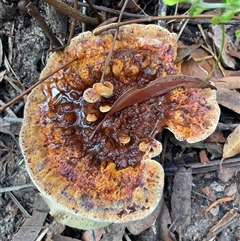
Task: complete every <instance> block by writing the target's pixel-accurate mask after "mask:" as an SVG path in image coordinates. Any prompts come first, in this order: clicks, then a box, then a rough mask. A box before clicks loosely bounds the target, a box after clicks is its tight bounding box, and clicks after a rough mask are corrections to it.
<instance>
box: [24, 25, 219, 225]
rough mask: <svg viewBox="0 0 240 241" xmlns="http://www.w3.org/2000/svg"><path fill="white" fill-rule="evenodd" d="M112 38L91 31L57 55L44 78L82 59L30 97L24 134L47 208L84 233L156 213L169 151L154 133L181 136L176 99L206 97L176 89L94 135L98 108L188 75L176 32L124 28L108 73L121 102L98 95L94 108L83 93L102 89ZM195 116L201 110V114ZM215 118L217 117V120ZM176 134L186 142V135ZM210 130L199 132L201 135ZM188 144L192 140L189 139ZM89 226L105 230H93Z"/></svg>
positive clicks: (26, 151) (32, 174) (26, 155)
mask: <svg viewBox="0 0 240 241" xmlns="http://www.w3.org/2000/svg"><path fill="white" fill-rule="evenodd" d="M114 33H115V31H114V30H108V31H106V32H104V33H103V34H101V35H98V36H94V35H93V34H92V33H91V32H85V33H82V34H79V35H78V36H77V37H75V38H74V39H73V40H72V41H71V44H70V45H69V46H68V47H66V48H65V50H64V51H63V52H56V53H54V54H53V55H52V56H51V58H50V59H49V61H48V64H47V66H46V68H45V69H44V70H43V72H42V73H41V77H44V76H47V75H49V74H50V73H53V72H54V70H55V69H56V68H57V67H58V66H64V65H65V64H66V63H69V62H70V61H71V60H73V59H76V60H75V61H73V62H72V63H70V64H67V65H66V66H64V67H63V68H61V69H60V70H59V71H57V72H56V73H53V74H52V75H50V77H48V78H47V79H46V80H45V81H44V82H43V83H42V84H40V85H39V86H37V87H36V88H35V89H34V90H33V91H32V92H31V93H30V94H29V96H28V100H27V103H26V106H25V113H24V122H23V126H22V129H21V132H20V146H21V149H22V152H23V155H24V158H25V160H26V168H27V170H28V172H29V175H30V177H31V179H32V181H33V182H34V184H35V185H36V186H37V188H38V189H39V191H40V192H41V193H42V195H43V196H44V197H45V199H46V200H47V202H48V203H49V205H50V206H51V205H52V204H53V205H54V204H56V205H57V208H55V209H54V210H53V209H52V213H53V215H54V216H55V217H57V216H58V217H60V216H61V215H62V213H61V211H62V210H65V211H66V213H67V214H66V215H67V218H66V217H65V224H68V225H70V221H69V220H72V219H75V218H76V219H77V217H82V218H83V219H86V220H87V223H84V222H83V223H80V224H79V223H78V224H76V225H75V224H74V225H70V226H75V227H78V228H82V229H90V228H96V227H100V226H104V225H106V224H107V223H111V222H114V223H122V222H128V221H134V220H139V219H142V218H144V217H146V216H148V215H149V214H150V213H151V212H153V211H154V209H155V208H156V207H157V205H158V203H159V201H160V199H161V196H162V191H163V183H164V173H163V169H162V167H161V165H160V164H159V163H158V162H156V161H154V160H152V158H153V157H154V156H156V155H157V154H159V153H160V151H161V144H160V143H159V142H158V141H157V140H155V139H154V134H155V132H156V130H160V129H161V128H164V127H167V126H168V128H169V129H171V130H173V129H174V128H175V125H177V124H176V122H175V119H174V118H175V117H174V114H171V113H169V112H170V110H171V111H173V112H174V111H175V113H178V109H181V108H182V105H181V103H178V100H177V99H176V98H175V95H176V91H177V92H181V93H182V96H183V97H181V98H184V100H185V99H187V97H185V96H184V92H185V93H186V94H187V95H188V96H189V94H188V93H190V92H191V93H192V92H194V91H195V92H196V93H198V94H199V95H200V96H201V93H205V92H204V90H201V89H195V88H186V89H184V88H178V89H177V90H173V91H172V92H170V93H167V94H165V95H162V96H157V97H154V98H151V99H149V100H146V101H144V102H142V103H136V104H134V105H132V106H129V107H127V108H125V109H123V110H121V111H119V112H117V113H114V114H113V115H111V116H109V118H107V120H105V121H104V123H103V124H102V126H101V128H100V129H99V130H98V131H97V132H96V133H95V134H94V135H93V136H91V134H92V133H93V132H94V129H95V128H96V126H97V125H98V123H99V122H100V121H101V120H102V119H103V118H104V116H105V114H106V113H104V112H101V111H100V109H101V108H100V107H102V106H112V105H113V104H114V102H115V101H116V100H117V98H118V97H119V96H120V95H121V94H123V93H124V92H125V91H127V90H129V89H130V88H132V87H134V86H137V87H139V88H141V87H144V86H146V85H147V84H148V83H150V82H151V81H153V80H154V79H156V78H158V77H161V76H166V75H173V74H179V73H180V67H179V66H178V65H175V64H174V59H175V58H176V48H177V45H176V35H175V34H170V33H169V32H168V31H167V30H166V29H163V28H161V27H159V26H156V25H137V24H133V25H128V26H123V27H120V28H119V33H118V37H117V40H116V42H115V45H114V49H113V53H112V57H111V60H110V62H109V66H108V67H107V69H105V77H104V81H105V83H111V85H112V86H113V95H107V96H105V95H104V94H103V95H100V97H99V96H97V98H99V99H97V100H96V102H95V100H94V101H93V102H94V103H92V102H91V101H90V102H88V101H87V100H85V99H84V97H83V93H84V91H86V90H87V89H90V90H92V89H94V84H96V83H99V81H100V78H101V75H102V72H103V70H104V61H105V59H106V56H107V54H108V52H109V51H110V48H111V44H112V41H113V36H114ZM95 86H96V85H95ZM202 91H203V92H202ZM213 91H214V90H210V89H209V90H208V91H206V95H203V97H201V98H200V99H201V101H200V103H207V101H208V99H209V98H210V97H209V96H210V94H209V95H208V93H210V92H211V93H212V92H213ZM195 92H194V93H195ZM190 97H192V96H191V95H190ZM208 97H209V98H208ZM190 99H191V101H192V102H191V101H190V102H189V101H187V100H186V103H187V104H186V107H185V105H184V108H183V109H184V110H185V109H186V108H188V107H189V108H190V106H191V103H195V102H194V101H193V98H190ZM210 102H211V103H213V102H214V100H212V99H211V101H210ZM198 103H199V102H198ZM214 104H215V103H214ZM214 104H213V105H211V104H207V107H206V108H205V105H204V104H202V105H203V109H204V111H205V112H204V113H206V115H208V114H209V113H212V112H211V111H212V110H214V111H215V110H216V109H217V107H216V108H215V107H213V106H215V105H214ZM177 106H178V107H177ZM194 111H198V109H197V108H196V107H195V106H194ZM196 114H197V112H196V113H195V114H194V113H192V112H191V113H190V115H192V116H194V115H196ZM178 116H179V118H180V117H181V116H180V115H178ZM89 117H94V118H91V119H88V118H89ZM210 118H214V119H217V115H216V112H214V113H212V114H210ZM181 121H182V123H183V122H184V120H183V119H181ZM197 121H198V120H197V119H196V122H197ZM199 121H200V120H199ZM209 121H210V120H209ZM196 124H197V123H196ZM205 125H207V126H208V127H209V128H210V129H211V130H209V131H208V134H209V133H210V132H212V131H213V128H214V124H212V125H208V119H207V117H206V119H205V124H203V125H202V126H205ZM196 129H197V128H196ZM176 130H177V132H176V133H175V135H176V136H177V137H178V136H180V134H179V130H180V128H177V129H176ZM186 132H187V131H185V133H186ZM203 132H204V131H201V130H199V132H198V133H197V135H198V136H201V135H202V133H203ZM194 133H195V132H194ZM123 137H124V138H123ZM180 138H182V139H184V138H183V137H180ZM123 139H124V140H123ZM185 139H187V140H191V138H190V137H189V136H187V137H185ZM70 214H71V217H70V218H69V216H68V215H70ZM66 220H67V221H66ZM88 220H91V221H96V222H103V224H99V225H98V224H96V223H95V224H96V225H95V224H94V223H93V224H89V226H88ZM60 221H61V220H60Z"/></svg>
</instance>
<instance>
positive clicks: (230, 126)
mask: <svg viewBox="0 0 240 241" xmlns="http://www.w3.org/2000/svg"><path fill="white" fill-rule="evenodd" d="M239 125H240V123H238V124H224V123H218V124H217V128H216V129H217V130H231V131H232V130H234V129H235V128H236V127H237V126H239Z"/></svg>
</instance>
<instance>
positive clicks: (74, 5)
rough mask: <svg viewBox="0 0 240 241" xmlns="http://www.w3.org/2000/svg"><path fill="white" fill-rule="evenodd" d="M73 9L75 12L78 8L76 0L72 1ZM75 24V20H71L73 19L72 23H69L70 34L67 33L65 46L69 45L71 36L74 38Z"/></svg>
mask: <svg viewBox="0 0 240 241" xmlns="http://www.w3.org/2000/svg"><path fill="white" fill-rule="evenodd" d="M73 8H74V9H76V10H77V8H78V0H74V2H73ZM76 22H77V20H76V19H74V18H73V19H72V23H71V28H70V33H69V36H68V41H67V44H70V42H71V39H72V38H73V36H74V32H75V27H76Z"/></svg>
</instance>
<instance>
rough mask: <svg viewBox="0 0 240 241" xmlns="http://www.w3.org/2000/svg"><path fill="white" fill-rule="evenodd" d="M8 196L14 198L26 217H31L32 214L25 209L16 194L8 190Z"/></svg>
mask: <svg viewBox="0 0 240 241" xmlns="http://www.w3.org/2000/svg"><path fill="white" fill-rule="evenodd" d="M7 194H8V196H9V197H10V198H11V199H12V200H13V202H14V203H15V204H16V206H17V207H18V208H19V209H20V210H21V212H22V213H23V214H24V215H25V217H26V218H30V217H31V215H30V214H29V213H28V212H27V211H26V210H25V208H24V207H23V206H22V204H21V203H20V202H19V201H18V200H17V199H16V198H15V196H14V195H13V194H12V193H11V192H7Z"/></svg>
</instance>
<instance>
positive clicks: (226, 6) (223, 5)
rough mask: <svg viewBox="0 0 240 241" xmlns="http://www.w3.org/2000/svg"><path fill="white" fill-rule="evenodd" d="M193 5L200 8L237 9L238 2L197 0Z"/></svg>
mask: <svg viewBox="0 0 240 241" xmlns="http://www.w3.org/2000/svg"><path fill="white" fill-rule="evenodd" d="M195 6H198V7H200V8H202V9H216V8H224V9H228V10H238V9H239V4H231V5H229V4H228V3H206V2H199V3H197V4H196V5H195Z"/></svg>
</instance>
